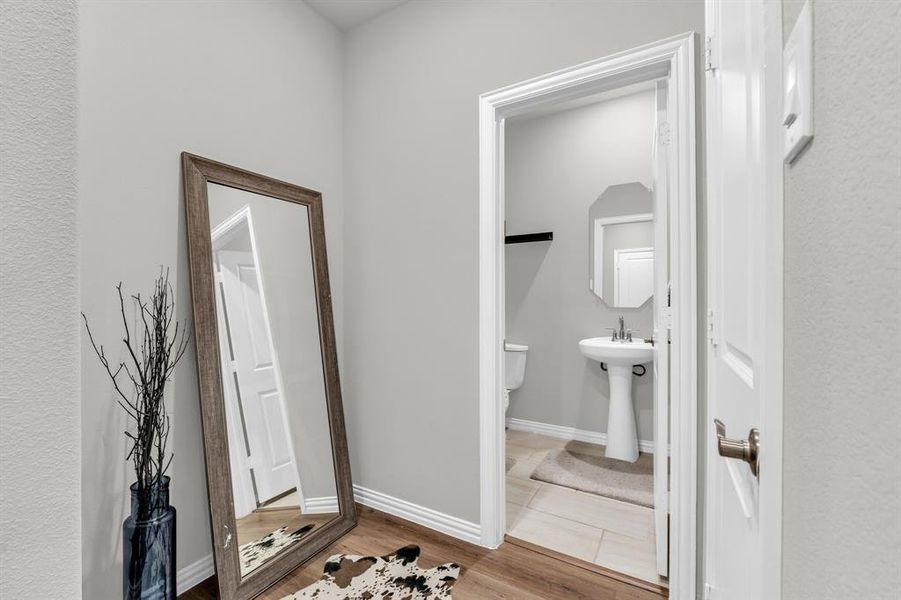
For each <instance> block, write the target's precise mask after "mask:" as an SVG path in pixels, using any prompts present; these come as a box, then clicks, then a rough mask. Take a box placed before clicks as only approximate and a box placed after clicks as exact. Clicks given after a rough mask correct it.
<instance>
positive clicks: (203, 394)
mask: <svg viewBox="0 0 901 600" xmlns="http://www.w3.org/2000/svg"><path fill="white" fill-rule="evenodd" d="M181 156H182V169H183V173H182V174H183V177H184V193H185V214H186V219H187V233H188V263H189V265H190V272H191V299H192V303H193V308H194V332H195V333H194V342H195V346H196V351H197V378H198V383H199V387H200V407H201V416H202V423H203V446H204V456H205V460H206V475H207V486H208V491H209V500H210V525H211V528H212V537H213V556H214V559H215V564H216V575H217V578H218V583H219V596H220V598H222V599H223V600H245V599H248V598H253V597H254V596H257V595H258V594H260V593H261V592H263V591H264V590H265V589H267V588H269V587H270V586H272V585H273V584H275V583H276V582H278V581H279V580H281V579H282V578H284V577H285V576H286V575H287V574H288V573H290V572H291V571H293V570H294V569H296V568H297V567H299V566H300V565H301V564H303V563H304V562H306V561H307V560H309V559H310V558H312V557H313V556H314V555H316V554H318V553H319V552H321V551H322V550H324V549H325V548H326V547H327V546H328V545H329V544H331V543H332V542H334V541H335V540H337V539H338V538H340V537H341V536H343V535H344V534H346V533H347V532H348V531H350V530H351V529H353V527H354V526H355V525H356V524H357V515H356V508H355V506H354V498H353V484H352V481H351V475H350V460H349V456H348V452H347V435H346V430H345V426H344V409H343V405H342V402H341V385H340V381H339V379H338V355H337V350H336V346H335V327H334V321H333V316H332V297H331V291H330V289H329V275H328V261H327V257H326V250H325V227H324V222H323V217H322V194H320V193H319V192H316V191H313V190H310V189H307V188H303V187H300V186H297V185H292V184H290V183H285V182H283V181H278V180H276V179H272V178H270V177H265V176H263V175H258V174H256V173H251V172H250V171H245V170H243V169H239V168H237V167H232V166H229V165H225V164H222V163H219V162H216V161H213V160H210V159H207V158H202V157H200V156H195V155H193V154H189V153H187V152H182V155H181ZM209 183H216V184H219V185H224V186H227V187H231V188H235V189H239V190H245V191H248V192H252V193H254V194H260V195H263V196H268V197H270V198H275V199H277V200H282V201H285V202H294V203H296V204H300V205H303V206H305V207H307V209H308V211H309V223H310V245H311V251H312V257H313V278H314V280H315V281H314V284H315V289H316V305H317V309H318V312H319V339H320V344H321V349H322V366H323V376H324V379H325V396H326V405H327V408H328V421H329V429H330V434H331V442H332V457H333V461H334V467H335V483H336V488H337V493H338V510H339V513H338V516H337V517H336V518H335V519H332V520H331V521H329V522H328V523H326V524H325V525H324V526H322V527H321V528H319V529H316V530H314V531H313V532H312V533H310V534H309V535H308V536H304V537H303V538H301V539H300V540H298V541H296V542H295V543H294V544H292V545H290V546H288V547H287V548H286V549H284V550H283V551H282V552H280V553H279V554H278V555H276V556H275V557H273V558H272V559H270V560H268V561H266V562H265V563H263V564H262V565H260V566H259V567H257V568H256V569H254V570H253V571H251V572H250V573H249V574H248V575H247V576H246V577H243V578H242V577H241V566H240V563H239V556H238V544H237V539H236V538H237V527H236V520H235V507H234V498H233V495H232V478H231V469H230V466H229V458H228V457H229V453H228V435H227V430H226V421H225V400H224V396H223V391H222V379H221V373H220V362H219V337H218V335H219V334H218V327H217V321H216V299H215V283H214V277H213V269H212V267H213V255H212V240H211V237H210V215H209V199H208V195H207V184H209Z"/></svg>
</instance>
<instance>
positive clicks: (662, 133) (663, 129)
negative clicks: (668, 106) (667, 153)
mask: <svg viewBox="0 0 901 600" xmlns="http://www.w3.org/2000/svg"><path fill="white" fill-rule="evenodd" d="M657 143H658V144H660V145H661V146H669V143H670V129H669V123H667V122H666V121H663V122H662V123H659V124H658V125H657Z"/></svg>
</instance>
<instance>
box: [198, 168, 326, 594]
mask: <svg viewBox="0 0 901 600" xmlns="http://www.w3.org/2000/svg"><path fill="white" fill-rule="evenodd" d="M207 189H208V197H209V214H210V226H211V240H212V258H213V263H214V264H213V269H214V273H215V295H216V318H217V323H218V331H219V336H218V337H219V344H220V348H219V355H220V360H221V365H220V367H221V373H222V388H223V395H224V401H225V416H226V425H227V437H228V453H229V464H230V467H231V476H232V496H233V501H234V509H235V523H236V527H237V531H236V532H235V533H236V536H235V537H236V538H237V540H236V541H237V544H238V555H239V558H240V569H241V576H242V577H246V576H247V575H248V574H249V573H251V572H253V571H254V570H255V569H257V568H259V567H260V566H261V565H262V564H264V563H265V562H267V561H269V560H271V559H272V558H274V557H276V556H278V555H279V554H280V553H281V552H282V551H285V550H286V549H287V548H288V547H289V546H291V545H293V544H294V543H295V542H298V541H299V540H301V539H302V538H305V537H307V536H308V535H310V534H311V533H312V532H313V531H315V530H316V529H317V528H320V527H322V526H323V525H325V524H326V523H328V522H329V521H331V520H332V519H334V518H336V517H338V515H339V511H338V497H337V486H336V482H335V469H334V463H333V457H332V446H331V439H330V435H329V420H328V412H327V406H326V393H325V382H324V375H323V362H322V361H323V358H322V349H321V347H320V336H319V320H318V319H319V313H318V311H317V305H316V288H315V281H314V274H313V257H312V254H311V252H312V250H311V244H310V216H309V213H308V208H307V207H306V206H304V205H302V204H297V203H292V202H284V201H282V200H278V199H275V198H270V197H267V196H262V195H259V194H255V193H252V192H248V191H246V190H239V189H235V188H230V187H226V186H223V185H218V184H212V183H210V184H209V185H208V188H207Z"/></svg>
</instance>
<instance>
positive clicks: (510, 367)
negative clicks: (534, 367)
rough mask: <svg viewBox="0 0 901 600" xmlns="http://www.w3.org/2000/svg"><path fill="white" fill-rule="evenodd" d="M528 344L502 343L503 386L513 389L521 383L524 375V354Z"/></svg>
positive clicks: (527, 349)
mask: <svg viewBox="0 0 901 600" xmlns="http://www.w3.org/2000/svg"><path fill="white" fill-rule="evenodd" d="M528 352H529V347H528V346H523V345H522V344H510V343H507V344H504V388H506V389H508V390H515V389H517V388H518V387H519V386H521V385H522V382H523V379H525V376H526V355H527V354H528Z"/></svg>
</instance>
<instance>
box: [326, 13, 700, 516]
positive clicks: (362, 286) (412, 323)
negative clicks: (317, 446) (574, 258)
mask: <svg viewBox="0 0 901 600" xmlns="http://www.w3.org/2000/svg"><path fill="white" fill-rule="evenodd" d="M690 30H695V31H702V30H703V3H702V2H700V1H698V2H681V1H676V2H671V1H666V2H661V1H651V2H644V1H637V0H636V1H633V2H628V3H612V2H550V1H536V2H499V1H485V2H465V1H450V0H449V1H442V2H409V3H407V4H403V5H401V6H400V7H398V8H396V9H394V10H392V11H391V12H389V13H386V14H384V15H383V16H381V17H379V18H378V19H375V20H374V21H372V22H370V23H367V24H365V25H363V26H361V27H359V28H356V29H354V30H352V31H351V32H350V33H349V34H348V37H347V45H346V49H345V50H346V54H347V56H346V66H347V73H346V79H345V82H346V99H347V100H346V112H345V115H346V120H345V131H346V138H345V151H346V157H347V161H346V168H347V178H346V188H347V198H348V204H347V211H346V221H345V223H346V227H345V255H346V263H347V269H346V271H345V274H346V279H345V283H346V291H347V294H346V299H347V300H346V316H347V322H346V327H347V331H348V335H347V336H346V338H345V344H346V346H345V367H346V368H345V369H344V371H343V384H344V389H345V404H346V406H347V412H348V427H349V435H350V440H351V451H352V455H351V458H352V461H353V469H354V478H355V482H356V483H358V484H361V485H363V486H366V487H369V488H372V489H375V490H378V491H380V492H384V493H386V494H390V495H393V496H397V497H400V498H403V499H405V500H409V501H411V502H415V503H418V504H421V505H424V506H428V507H430V508H433V509H435V510H439V511H442V512H445V513H449V514H451V515H454V516H457V517H460V518H463V519H466V520H469V521H478V519H479V442H478V432H479V422H478V372H479V356H478V318H479V315H478V252H479V249H478V222H479V221H478V183H479V174H478V112H477V106H478V96H479V94H481V93H484V92H487V91H490V90H493V89H496V88H498V87H500V86H503V85H507V84H512V83H515V82H517V81H522V80H524V79H527V78H529V77H534V76H536V75H541V74H542V73H547V72H549V71H553V70H555V69H560V68H563V67H566V66H569V65H573V64H576V63H579V62H583V61H587V60H591V59H595V58H599V57H601V56H605V55H608V54H611V53H613V52H618V51H621V50H626V49H629V48H632V47H635V46H638V45H640V44H644V43H647V42H652V41H655V40H659V39H662V38H665V37H669V36H672V35H675V34H678V33H683V32H686V31H690ZM351 332H352V333H351Z"/></svg>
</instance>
